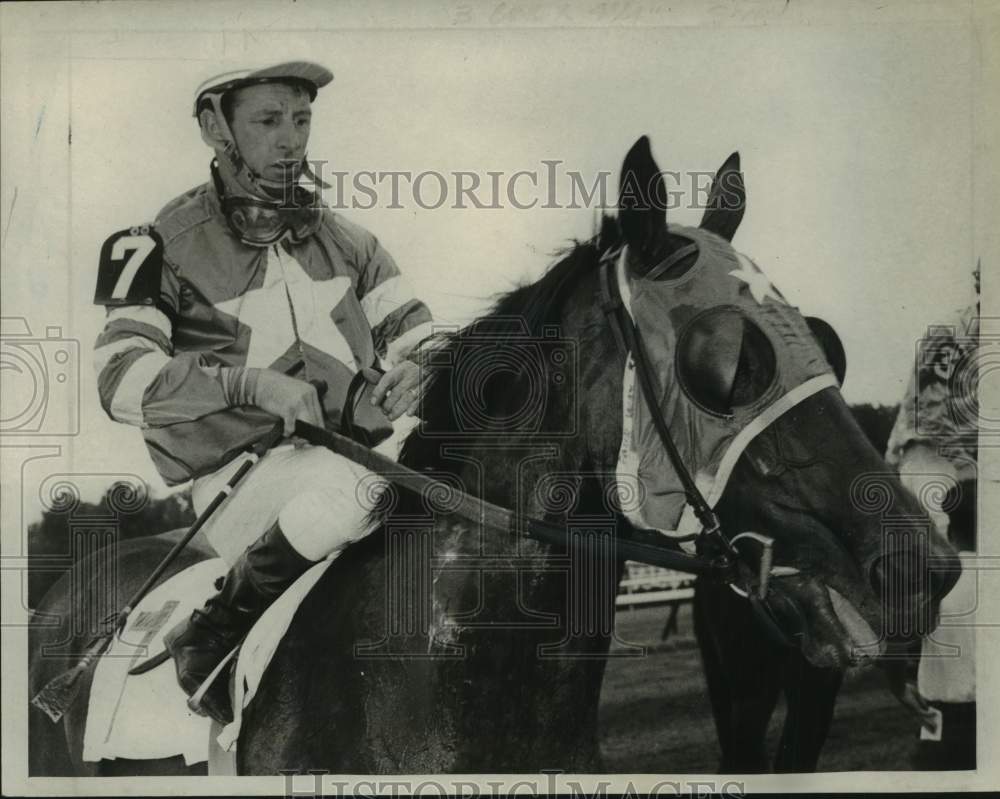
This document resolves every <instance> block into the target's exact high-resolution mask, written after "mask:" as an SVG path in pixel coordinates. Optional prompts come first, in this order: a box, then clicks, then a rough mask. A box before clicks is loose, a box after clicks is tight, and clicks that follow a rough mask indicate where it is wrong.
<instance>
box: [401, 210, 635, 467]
mask: <svg viewBox="0 0 1000 799" xmlns="http://www.w3.org/2000/svg"><path fill="white" fill-rule="evenodd" d="M620 238H621V234H620V232H619V228H618V223H617V221H616V220H615V219H614V218H612V217H609V216H603V215H602V217H601V220H600V225H599V229H598V231H597V232H596V233H595V234H594V235H593V236H592V237H591V238H589V239H587V240H585V241H573V243H572V244H571V245H570V246H569V247H567V248H565V249H564V250H562V251H560V252H559V253H557V259H558V260H556V261H555V262H554V263H553V264H552V265H551V266H549V268H548V269H547V270H546V271H545V273H544V274H543V275H542V277H541V278H539V279H538V280H536V281H535V282H534V283H529V284H526V285H523V286H518V287H517V288H515V289H514V290H513V291H510V292H508V293H506V294H503V295H501V296H500V297H499V298H498V299H497V300H496V302H495V303H494V305H493V307H492V309H491V310H490V311H489V312H488V313H486V314H485V315H484V316H481V317H479V318H478V319H476V320H474V321H473V322H472V323H470V324H469V325H467V326H465V327H463V328H461V329H460V330H458V331H455V332H454V333H448V334H444V335H440V336H437V337H436V340H435V341H433V342H431V343H430V344H429V345H428V346H427V347H425V348H424V350H423V356H422V359H421V360H422V363H421V368H422V369H423V370H424V381H423V383H424V393H423V398H422V402H421V413H420V415H421V418H422V420H423V424H422V425H421V427H423V426H427V427H429V428H431V429H433V430H434V431H435V435H434V436H433V437H424V436H422V435H420V431H421V427H418V428H417V429H416V430H414V432H413V433H411V434H410V435H409V436H408V437H407V439H406V441H405V442H404V444H403V448H402V451H401V452H400V457H399V460H400V462H401V463H403V464H406V465H407V466H411V467H414V468H424V467H427V466H432V465H443V464H438V463H437V462H438V460H439V456H438V453H439V452H440V451H441V445H442V444H444V443H447V441H448V439H449V434H450V433H453V434H454V436H455V438H456V439H459V438H460V439H462V440H464V441H468V437H469V433H468V430H466V429H465V428H463V427H462V425H461V424H460V420H459V419H458V417H457V415H456V413H455V407H454V406H455V403H454V396H453V387H452V383H451V380H450V379H449V374H450V373H454V372H456V371H459V370H460V368H461V361H462V358H464V357H481V354H480V353H481V352H482V351H481V350H479V351H478V352H477V350H476V347H475V346H472V347H470V346H468V344H469V343H470V341H473V340H475V341H478V342H482V341H483V339H484V337H486V339H487V340H489V341H491V342H493V341H495V342H502V341H504V340H505V339H506V338H512V337H514V336H521V337H523V336H524V335H525V333H527V335H529V336H531V337H537V336H540V335H542V334H543V332H544V331H545V329H546V328H547V327H549V326H552V325H558V322H559V317H560V314H561V312H562V309H563V305H564V304H565V302H566V299H567V298H568V297H569V295H570V293H571V292H572V290H573V288H574V287H575V286H576V285H577V284H578V283H579V282H580V280H581V279H583V277H584V276H586V275H587V274H589V273H591V272H593V271H594V270H596V269H597V267H598V265H599V264H600V260H601V254H602V253H603V252H605V251H606V250H607V249H608V248H610V247H612V246H615V245H616V244H617V243H618V242H619V241H620ZM480 346H481V345H480ZM523 377H524V375H523V374H520V375H516V376H511V375H510V374H509V373H505V375H504V379H503V380H490V381H487V382H486V383H484V384H483V385H482V386H481V388H482V389H483V390H482V393H481V394H479V395H478V400H479V402H480V403H481V406H482V408H483V409H484V411H485V412H486V413H487V414H489V413H491V411H492V412H496V413H498V415H502V409H503V407H504V403H506V402H509V401H510V399H511V397H516V396H518V395H519V392H521V391H523V390H524V388H525V385H524V384H525V380H524V379H522V378H523Z"/></svg>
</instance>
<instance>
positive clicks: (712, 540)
mask: <svg viewBox="0 0 1000 799" xmlns="http://www.w3.org/2000/svg"><path fill="white" fill-rule="evenodd" d="M616 257H621V258H624V257H625V250H624V249H622V250H618V251H610V252H608V253H607V254H605V256H604V257H603V258H602V262H601V265H600V279H599V283H600V292H601V309H602V310H603V311H604V314H605V316H606V317H607V319H608V321H609V324H610V327H611V330H612V332H613V333H614V336H615V339H616V341H617V342H618V346H619V349H620V350H621V351H622V353H623V354H624V355H625V357H626V358H628V357H629V356H631V358H632V361H633V363H634V365H635V371H636V373H637V376H638V379H639V385H640V387H641V391H642V396H643V399H644V401H645V403H646V405H647V407H648V410H649V412H650V416H651V418H652V421H653V425H654V427H655V429H656V432H657V436H658V437H659V439H660V443H661V444H662V445H663V448H664V450H665V451H666V452H667V455H668V457H669V458H670V463H671V465H672V466H673V468H674V470H675V471H676V473H677V475H678V477H679V478H680V480H681V483H682V485H683V487H684V493H685V497H686V499H687V502H688V504H689V505H691V507H692V509H693V510H694V513H695V515H696V517H697V519H698V521H699V522H700V524H701V526H702V529H701V531H700V532H699V533H696V534H695V535H693V536H690V537H688V538H687V539H684V538H682V539H678V540H679V541H682V540H691V539H693V540H694V542H695V554H688V553H687V552H684V551H682V550H681V549H680V547H679V546H678V544H677V543H675V542H673V541H671V542H670V543H669V544H665V543H664V537H663V536H662V535H661V534H660V533H657V532H654V531H652V530H642V529H637V528H633V529H632V530H631V532H630V534H629V535H628V536H615V555H616V557H618V558H620V559H623V560H634V561H637V562H640V563H646V564H649V565H652V566H660V567H662V568H667V569H674V570H676V571H681V572H687V573H689V574H695V575H703V576H706V577H709V578H711V579H714V580H718V581H721V582H723V583H725V584H726V585H728V586H729V587H730V588H731V589H733V591H735V592H736V593H737V594H739V595H740V596H742V597H744V598H746V599H747V600H748V601H749V602H750V605H751V607H752V609H753V612H754V615H755V617H756V618H757V619H758V621H759V622H760V623H761V624H762V625H763V627H764V628H765V631H766V632H767V633H768V635H769V636H770V637H771V638H772V639H773V640H774V641H776V642H777V643H780V644H783V645H786V646H791V645H794V644H793V642H792V637H794V636H796V635H797V634H800V633H801V631H802V629H803V626H804V619H803V618H802V616H801V612H800V611H799V610H798V608H795V607H794V606H793V608H792V616H793V618H792V619H791V621H792V622H793V623H794V627H795V628H796V629H794V630H793V631H792V633H791V635H789V634H788V633H786V632H785V629H784V625H782V624H781V623H779V621H778V620H777V618H776V617H775V614H774V612H773V610H772V608H771V606H770V604H769V602H768V587H769V583H770V580H771V578H772V577H781V576H789V575H792V574H795V573H797V569H793V568H790V567H781V566H774V565H773V539H771V538H769V537H768V536H764V535H760V534H759V533H751V532H745V533H740V534H739V535H737V536H735V537H733V538H732V539H728V538H726V536H725V535H723V533H722V526H721V524H720V522H719V517H718V515H717V514H716V513H715V511H714V510H713V509H712V506H711V505H709V503H708V501H707V500H706V499H705V496H704V495H703V494H702V493H701V491H700V490H699V489H698V486H697V485H696V484H695V481H694V479H693V478H692V476H691V473H690V471H689V470H688V468H687V466H686V465H685V464H684V461H683V459H682V457H681V455H680V452H679V451H678V449H677V445H676V443H675V442H674V439H673V436H672V435H671V434H670V428H669V426H668V425H667V422H666V419H664V418H663V413H662V411H661V410H660V407H659V404H658V403H657V401H656V389H655V384H654V378H653V372H652V369H651V367H650V364H649V359H648V356H647V354H646V349H645V347H644V344H643V339H642V334H641V333H640V332H639V329H638V327H637V326H636V324H635V322H634V321H633V319H632V316H631V313H630V312H629V310H628V308H626V307H625V304H624V302H623V300H622V296H621V292H620V290H619V287H618V281H617V279H616V277H615V275H614V274H613V272H612V270H613V269H614V268H615V259H616ZM295 435H297V436H299V437H300V438H302V439H304V440H305V441H307V442H308V443H310V444H313V445H315V446H322V447H326V448H327V449H330V450H332V451H333V452H336V453H337V454H338V455H342V456H343V457H345V458H348V459H349V460H352V461H354V462H355V463H357V464H359V465H361V466H364V467H365V468H366V469H368V470H369V471H371V472H374V473H375V474H378V475H380V476H382V477H384V478H386V479H387V480H389V481H390V482H392V483H394V484H396V485H398V486H400V487H401V488H405V489H407V490H410V491H413V492H416V493H424V495H425V496H433V497H443V498H445V499H442V501H441V503H440V504H441V505H443V506H446V507H447V509H448V512H449V513H452V514H454V515H456V516H459V517H462V518H464V519H466V520H468V521H471V522H474V523H479V524H484V525H486V526H488V527H491V528H493V529H497V530H502V531H505V532H506V533H507V534H508V535H510V536H512V537H513V536H517V535H524V536H526V537H528V538H533V539H535V540H538V541H542V542H545V543H547V544H553V545H556V546H564V545H565V544H566V543H567V529H566V528H565V527H561V526H559V525H556V524H553V523H551V522H548V521H545V520H543V519H538V518H534V517H531V516H528V515H525V514H520V513H517V512H515V511H513V510H510V509H508V508H504V507H502V506H500V505H496V504H494V503H492V502H489V501H487V500H485V499H482V498H480V497H474V496H472V495H471V494H468V493H466V492H464V491H461V490H459V489H456V488H455V487H454V486H453V485H450V484H449V483H446V482H444V481H441V480H438V479H435V478H433V477H430V476H428V475H426V474H422V473H421V472H418V471H416V470H414V469H411V468H410V467H408V466H404V465H402V464H400V463H397V462H396V461H394V460H392V459H390V458H388V457H386V456H384V455H382V454H380V453H378V452H375V451H374V450H373V449H370V448H369V447H367V446H365V445H363V444H361V443H358V442H357V441H355V440H353V439H351V438H349V437H347V436H344V435H341V434H340V433H335V432H333V431H329V430H326V429H323V428H320V427H316V426H314V425H310V424H306V423H305V422H301V421H299V422H296V424H295ZM741 539H746V540H749V541H753V542H754V543H756V544H758V545H759V546H760V550H761V557H760V562H759V565H758V568H757V569H756V571H757V585H756V587H755V588H753V587H751V586H750V584H751V580H750V579H749V578H748V577H747V576H748V574H749V573H752V572H753V571H754V570H753V569H751V567H750V565H749V564H747V563H746V560H745V558H744V557H743V556H742V554H741V553H740V551H739V550H738V549H737V548H736V547H735V545H734V544H735V542H736V541H738V540H741ZM584 546H594V544H593V543H590V541H589V539H587V542H586V543H584ZM743 578H747V579H743ZM741 582H742V583H743V584H744V586H746V587H741V585H740V583H741ZM786 619H787V615H786Z"/></svg>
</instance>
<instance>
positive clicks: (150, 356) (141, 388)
mask: <svg viewBox="0 0 1000 799" xmlns="http://www.w3.org/2000/svg"><path fill="white" fill-rule="evenodd" d="M168 363H170V359H169V358H168V357H167V356H166V355H164V354H163V353H162V352H160V351H159V350H151V351H150V352H149V353H147V354H146V355H143V356H142V357H141V358H139V359H138V360H136V361H135V363H133V364H132V365H131V366H130V367H129V368H128V370H127V371H126V372H125V374H124V376H123V377H122V379H121V382H120V383H119V384H118V388H117V390H116V391H115V396H114V397H113V398H112V400H111V416H112V418H114V419H115V420H117V421H119V422H124V423H125V424H132V425H137V426H139V427H142V426H144V425H143V421H142V397H143V394H145V393H146V389H147V388H149V385H150V383H152V382H153V380H154V379H155V378H156V376H157V375H158V374H159V373H160V370H161V369H162V368H163V367H164V366H166V365H167V364H168Z"/></svg>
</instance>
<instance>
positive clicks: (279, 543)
mask: <svg viewBox="0 0 1000 799" xmlns="http://www.w3.org/2000/svg"><path fill="white" fill-rule="evenodd" d="M312 565H313V561H311V560H307V559H306V558H304V557H302V556H301V555H300V554H299V553H298V552H297V551H296V550H295V548H294V547H292V545H291V544H290V543H289V542H288V539H287V538H285V535H284V533H282V532H281V529H280V528H279V527H278V525H277V523H275V525H274V526H273V527H271V528H270V529H269V530H268V531H267V532H266V533H264V535H262V536H261V537H260V538H258V539H257V541H256V542H255V543H253V544H251V545H250V546H249V547H248V548H247V550H246V552H244V553H243V554H242V555H240V558H239V560H237V561H236V563H234V564H233V567H232V568H231V569H230V570H229V574H227V575H226V578H225V581H224V582H223V584H222V589H221V590H220V591H219V593H218V594H216V595H215V596H214V597H212V598H211V599H209V600H208V602H206V603H205V607H204V608H202V609H201V610H196V611H194V613H192V614H191V618H190V619H189V620H188V621H186V622H182V623H181V624H179V625H177V627H175V628H174V629H173V630H171V631H170V632H169V633H167V635H166V636H165V637H164V641H163V643H164V645H165V646H166V648H167V651H168V652H169V653H170V655H171V656H172V657H173V659H174V665H175V666H176V668H177V681H178V682H179V683H180V684H181V687H182V688H183V689H184V690H185V691H186V692H187V694H188V695H189V696H191V695H192V694H194V692H195V691H197V690H198V688H199V687H200V686H201V684H202V683H203V682H204V681H205V679H206V678H207V677H208V675H209V674H211V672H212V670H213V669H214V668H215V667H216V666H218V665H219V662H220V661H221V660H222V659H223V658H224V657H225V656H226V655H228V654H229V652H230V651H232V649H233V648H234V647H236V646H237V645H238V644H239V643H240V642H241V641H242V640H243V638H244V637H245V636H246V634H247V633H248V632H250V628H251V627H252V626H253V624H254V622H256V621H257V619H259V618H260V617H261V615H262V614H263V613H264V611H265V610H267V609H268V608H269V607H270V606H271V603H273V602H274V601H275V600H276V599H277V598H278V597H279V596H281V594H282V593H283V592H284V591H285V589H286V588H288V587H289V586H290V585H291V584H292V583H293V582H295V580H296V579H297V578H298V577H299V576H300V575H301V574H302V573H303V572H305V571H306V569H308V568H309V567H310V566H312ZM201 707H202V709H203V710H204V711H205V712H206V713H208V715H210V716H211V717H212V718H214V719H215V720H216V721H219V722H220V723H223V724H228V723H229V722H231V721H232V720H233V708H232V701H231V700H230V698H229V680H228V679H225V677H224V675H219V677H218V678H217V679H216V680H215V682H214V683H212V686H211V687H210V688H209V689H208V691H207V692H206V693H205V696H204V698H203V699H202V702H201Z"/></svg>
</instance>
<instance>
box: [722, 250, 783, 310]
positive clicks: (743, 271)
mask: <svg viewBox="0 0 1000 799" xmlns="http://www.w3.org/2000/svg"><path fill="white" fill-rule="evenodd" d="M736 257H737V259H738V260H739V262H740V268H739V269H734V270H732V271H731V272H730V273H729V274H730V276H732V277H735V278H736V279H737V280H742V281H743V282H744V283H746V284H747V288H749V289H750V295H751V296H752V297H753V298H754V300H755V301H756V302H757V304H758V305H763V304H764V300H766V299H767V298H768V297H770V298H771V299H772V300H774V301H775V302H780V303H781V304H782V305H787V304H788V303H786V302H785V300H784V299H783V298H782V296H781V295H780V294H778V291H777V289H776V288H775V287H774V286H773V285H771V281H770V280H768V279H767V275H765V274H764V273H763V272H761V271H760V269H758V268H757V266H756V264H754V262H753V261H751V260H750V259H749V258H747V257H746V256H745V255H742V254H740V253H737V254H736Z"/></svg>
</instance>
